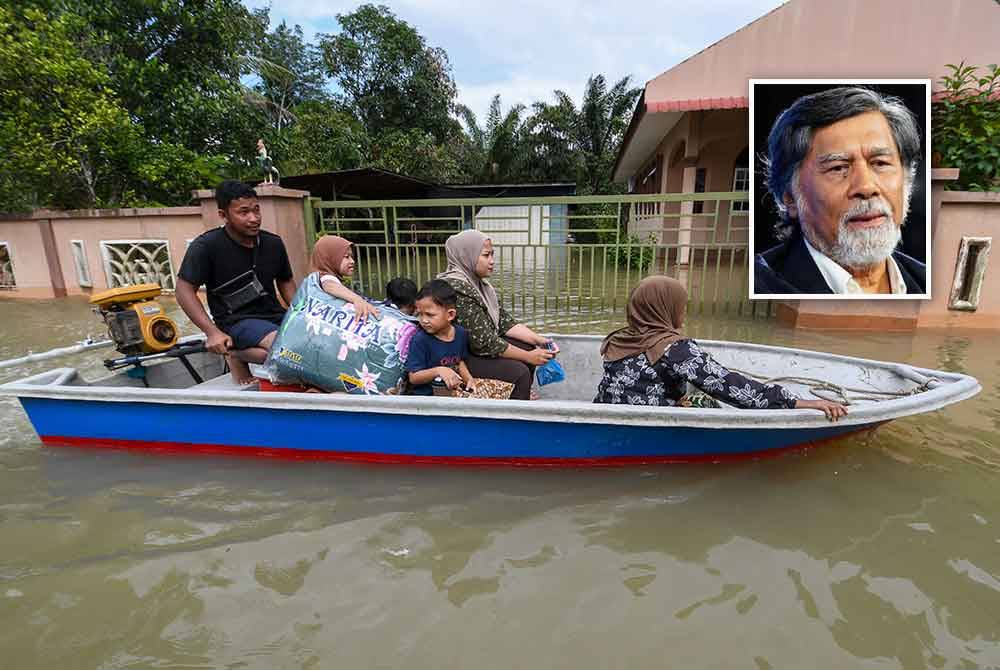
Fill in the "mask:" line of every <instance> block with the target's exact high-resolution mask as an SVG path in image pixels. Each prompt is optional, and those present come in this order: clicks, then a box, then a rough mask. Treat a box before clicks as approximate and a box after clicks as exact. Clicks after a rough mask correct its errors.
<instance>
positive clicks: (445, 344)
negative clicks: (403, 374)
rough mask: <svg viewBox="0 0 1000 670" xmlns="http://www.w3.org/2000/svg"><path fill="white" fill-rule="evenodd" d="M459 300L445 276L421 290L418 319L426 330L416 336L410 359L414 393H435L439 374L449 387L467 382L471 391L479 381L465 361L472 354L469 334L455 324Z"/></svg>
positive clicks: (418, 332)
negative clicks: (435, 380) (433, 385)
mask: <svg viewBox="0 0 1000 670" xmlns="http://www.w3.org/2000/svg"><path fill="white" fill-rule="evenodd" d="M457 301H458V294H456V293H455V289H453V288H452V287H451V286H449V285H448V282H446V281H444V280H441V279H432V280H431V281H429V282H427V283H426V284H424V286H423V288H421V289H420V292H419V293H417V301H416V306H417V319H418V321H419V323H420V327H421V329H422V330H419V331H417V333H416V334H415V335H414V336H413V340H412V341H411V342H410V354H409V356H408V357H407V359H406V371H407V373H408V376H409V381H410V384H411V385H412V386H413V394H414V395H434V390H433V388H432V386H431V383H432V382H433V381H434V379H435V377H440V378H441V381H442V382H444V385H445V386H447V387H448V389H449V390H455V389H457V388H459V387H462V386H463V385H464V387H465V389H466V390H468V391H474V390H475V387H476V383H475V380H474V379H473V378H472V374H471V373H470V372H469V368H468V367H467V366H466V365H465V360H464V359H465V358H466V357H467V356H468V355H469V336H468V334H467V333H466V332H465V329H464V328H462V327H461V326H456V325H455V324H454V323H453V322H454V320H455V314H456V311H455V303H456V302H457Z"/></svg>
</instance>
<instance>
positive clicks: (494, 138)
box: [456, 95, 525, 184]
mask: <svg viewBox="0 0 1000 670" xmlns="http://www.w3.org/2000/svg"><path fill="white" fill-rule="evenodd" d="M524 109H525V107H524V105H514V106H513V107H511V108H510V109H508V110H507V112H506V113H504V112H503V111H501V104H500V96H499V95H496V96H493V101H492V102H491V103H490V111H489V113H488V114H487V116H486V125H485V126H482V127H480V125H479V120H478V119H476V115H475V114H474V113H473V112H472V110H471V109H469V108H468V107H466V106H465V105H458V106H457V108H456V111H457V112H458V115H459V118H460V119H461V120H462V121H463V122H464V123H465V132H466V145H467V149H466V151H465V152H464V155H463V156H462V159H461V162H462V168H463V172H464V174H465V176H466V178H467V179H468V180H469V181H471V182H474V183H494V184H500V183H504V182H512V181H517V180H519V179H520V178H521V175H522V164H523V153H522V148H523V144H524V138H523V126H524V120H523V117H524Z"/></svg>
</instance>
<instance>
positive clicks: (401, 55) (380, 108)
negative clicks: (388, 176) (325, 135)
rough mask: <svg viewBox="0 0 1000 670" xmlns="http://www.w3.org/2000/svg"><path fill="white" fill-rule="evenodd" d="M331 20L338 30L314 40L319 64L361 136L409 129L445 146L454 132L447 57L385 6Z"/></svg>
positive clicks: (365, 8)
mask: <svg viewBox="0 0 1000 670" xmlns="http://www.w3.org/2000/svg"><path fill="white" fill-rule="evenodd" d="M337 20H338V21H339V22H340V26H341V32H339V33H337V34H336V35H323V36H321V38H320V49H321V50H322V53H323V62H324V64H325V66H326V71H327V74H329V75H330V77H332V78H333V80H334V82H335V83H336V84H337V86H338V87H339V88H340V90H341V92H342V93H343V96H344V100H345V103H346V104H347V106H348V107H349V108H350V109H351V110H352V111H353V112H354V114H355V115H356V116H357V118H358V119H359V120H360V121H361V123H362V125H363V126H364V129H365V132H367V133H368V135H369V136H370V137H372V138H379V137H380V136H382V135H383V134H384V133H386V132H391V133H396V132H397V131H398V130H399V129H403V128H406V129H415V130H421V131H424V132H427V133H430V134H431V135H432V136H433V137H434V138H435V140H436V141H437V142H439V143H443V142H445V141H446V140H447V139H448V138H449V136H450V135H451V134H452V133H453V132H454V130H455V123H454V120H453V119H451V118H450V113H451V111H452V105H453V101H454V98H455V82H454V80H453V79H452V76H451V66H450V64H449V63H448V56H447V54H445V52H444V51H443V50H442V49H439V48H432V47H429V46H427V44H426V42H425V41H424V38H423V37H422V36H421V35H420V33H418V32H417V31H416V29H414V28H413V27H412V26H410V25H409V24H408V23H406V22H405V21H402V20H400V19H397V18H396V16H395V15H394V14H393V13H392V12H390V11H389V9H388V8H387V7H385V6H381V5H380V6H374V5H362V6H360V7H358V9H356V10H355V11H353V12H351V13H349V14H338V15H337ZM394 136H395V135H394Z"/></svg>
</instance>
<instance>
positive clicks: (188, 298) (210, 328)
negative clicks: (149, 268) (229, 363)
mask: <svg viewBox="0 0 1000 670" xmlns="http://www.w3.org/2000/svg"><path fill="white" fill-rule="evenodd" d="M174 297H175V298H177V304H178V305H180V306H181V309H183V310H184V313H185V314H187V316H188V318H189V319H191V322H192V323H193V324H194V325H196V326H198V328H200V329H201V332H203V333H205V337H206V338H208V339H207V341H206V342H205V347H206V348H207V349H208V350H209V351H211V352H212V353H215V354H224V353H226V351H228V350H229V349H231V348H232V346H233V340H232V338H231V337H229V336H228V335H226V334H225V333H224V332H222V331H221V330H219V327H218V326H216V325H215V322H213V321H212V317H210V316H209V315H208V312H206V311H205V306H204V305H202V304H201V300H199V299H198V290H197V288H196V287H195V285H194V284H192V283H191V282H189V281H186V280H184V279H181V278H180V277H178V278H177V286H176V289H175V291H174Z"/></svg>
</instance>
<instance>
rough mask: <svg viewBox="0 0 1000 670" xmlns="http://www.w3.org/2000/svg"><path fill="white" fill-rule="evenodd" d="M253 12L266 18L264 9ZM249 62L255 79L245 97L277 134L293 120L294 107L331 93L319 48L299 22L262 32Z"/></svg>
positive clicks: (264, 21)
mask: <svg viewBox="0 0 1000 670" xmlns="http://www.w3.org/2000/svg"><path fill="white" fill-rule="evenodd" d="M255 14H256V16H257V18H258V19H259V20H261V21H262V22H263V23H266V22H267V10H258V11H257V12H256V13H255ZM250 62H251V65H252V66H253V68H254V70H255V72H256V75H257V79H258V81H257V83H256V84H255V85H254V86H253V88H252V89H250V90H249V91H248V95H247V99H248V101H249V102H250V103H251V104H252V105H254V106H255V107H257V108H258V109H260V110H261V111H262V112H263V114H264V115H265V116H266V117H267V119H268V121H269V123H270V126H271V129H272V130H273V131H274V134H276V135H277V136H281V135H282V133H283V131H284V130H285V128H287V127H288V125H289V124H291V123H292V122H293V121H294V120H295V117H296V115H295V113H294V111H293V109H294V108H295V107H297V106H298V105H301V104H303V103H306V102H317V101H324V100H326V99H328V98H329V97H330V96H329V94H328V93H327V92H326V90H325V84H326V78H325V77H324V75H323V71H322V58H321V56H320V53H319V49H317V48H316V47H315V46H313V45H311V44H308V43H307V42H306V41H305V37H304V36H303V33H302V27H301V26H294V27H292V28H289V27H288V25H287V24H286V23H285V22H284V21H282V22H281V23H280V24H279V25H278V27H277V28H275V29H274V30H272V31H270V32H268V33H266V34H265V35H264V38H263V40H262V44H261V48H260V51H259V53H258V54H256V55H255V56H253V57H252V58H251V61H250Z"/></svg>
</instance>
